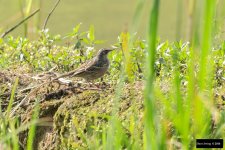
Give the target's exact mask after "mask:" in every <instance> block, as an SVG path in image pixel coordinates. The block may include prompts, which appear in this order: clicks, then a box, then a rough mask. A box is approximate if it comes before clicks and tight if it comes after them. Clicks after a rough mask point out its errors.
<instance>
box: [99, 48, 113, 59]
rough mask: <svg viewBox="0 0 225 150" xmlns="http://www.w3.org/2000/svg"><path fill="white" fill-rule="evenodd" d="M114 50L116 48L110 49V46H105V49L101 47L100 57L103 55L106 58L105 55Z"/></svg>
mask: <svg viewBox="0 0 225 150" xmlns="http://www.w3.org/2000/svg"><path fill="white" fill-rule="evenodd" d="M112 50H114V49H110V48H103V49H101V50H100V51H99V52H98V55H97V56H98V57H103V58H105V57H107V54H108V53H109V52H111V51H112Z"/></svg>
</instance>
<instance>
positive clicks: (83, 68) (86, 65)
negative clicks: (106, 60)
mask: <svg viewBox="0 0 225 150" xmlns="http://www.w3.org/2000/svg"><path fill="white" fill-rule="evenodd" d="M94 62H95V61H94V59H93V60H90V61H88V62H86V63H84V64H82V65H80V66H79V67H78V68H77V69H76V70H75V71H74V74H73V75H72V76H78V75H80V74H82V73H84V72H87V71H89V70H91V66H93V64H94Z"/></svg>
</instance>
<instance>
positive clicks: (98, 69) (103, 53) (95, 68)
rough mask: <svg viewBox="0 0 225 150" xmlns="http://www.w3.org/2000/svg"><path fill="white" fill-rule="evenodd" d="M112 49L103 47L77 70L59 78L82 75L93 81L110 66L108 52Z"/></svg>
mask: <svg viewBox="0 0 225 150" xmlns="http://www.w3.org/2000/svg"><path fill="white" fill-rule="evenodd" d="M112 50H113V49H106V48H103V49H101V50H100V51H99V52H98V54H97V55H96V56H95V57H94V58H92V59H91V60H89V61H87V62H86V63H84V64H82V65H81V66H79V67H78V68H77V69H76V70H74V71H71V72H68V73H66V74H64V75H61V76H60V77H57V79H59V78H63V77H67V76H71V77H82V78H84V79H85V80H87V81H91V80H95V79H97V78H100V77H102V76H103V75H104V74H105V73H106V71H107V70H108V68H109V60H108V57H107V54H108V53H109V52H111V51H112Z"/></svg>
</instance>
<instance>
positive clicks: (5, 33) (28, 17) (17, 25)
mask: <svg viewBox="0 0 225 150" xmlns="http://www.w3.org/2000/svg"><path fill="white" fill-rule="evenodd" d="M39 11H40V8H39V9H37V10H36V11H34V12H33V13H32V14H30V15H29V16H27V17H26V18H24V19H23V20H21V21H20V22H19V23H18V24H16V25H15V26H13V27H12V28H10V29H8V30H7V31H6V32H4V33H3V34H2V35H1V38H4V37H5V36H6V35H7V34H9V33H10V32H12V31H13V30H15V29H16V28H17V27H19V26H20V25H21V24H22V23H24V22H25V21H27V20H28V19H30V18H31V17H33V16H34V15H35V14H36V13H38V12H39Z"/></svg>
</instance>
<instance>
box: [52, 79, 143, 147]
mask: <svg viewBox="0 0 225 150" xmlns="http://www.w3.org/2000/svg"><path fill="white" fill-rule="evenodd" d="M140 88H142V84H141V85H137V83H136V84H133V85H126V86H125V87H124V89H123V95H122V96H121V101H120V108H119V114H118V116H119V120H120V121H121V125H122V127H123V128H124V129H125V130H124V131H126V132H127V133H126V134H127V135H130V133H129V132H130V131H129V128H130V123H131V122H130V121H131V118H132V117H134V115H133V113H134V111H136V112H135V113H136V119H139V121H140V124H139V125H140V126H139V127H138V128H142V127H143V124H142V120H141V119H140V118H141V116H142V111H143V100H142V93H141V91H142V90H140ZM114 94H115V93H114V90H112V89H108V90H105V91H84V92H83V93H81V94H78V95H75V96H72V97H70V98H69V99H67V100H66V101H65V103H64V104H62V105H61V106H60V107H59V109H58V110H57V112H56V114H55V116H54V130H55V131H56V133H57V137H56V139H57V145H61V146H62V147H67V148H79V149H80V148H81V149H82V148H84V149H85V148H87V146H88V145H90V142H91V138H92V137H99V138H100V139H101V136H102V130H103V129H106V128H107V127H108V123H109V122H108V120H109V118H110V117H111V116H110V115H111V112H112V108H113V97H114ZM137 117H138V118H137ZM128 137H129V136H128Z"/></svg>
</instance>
